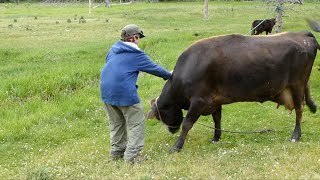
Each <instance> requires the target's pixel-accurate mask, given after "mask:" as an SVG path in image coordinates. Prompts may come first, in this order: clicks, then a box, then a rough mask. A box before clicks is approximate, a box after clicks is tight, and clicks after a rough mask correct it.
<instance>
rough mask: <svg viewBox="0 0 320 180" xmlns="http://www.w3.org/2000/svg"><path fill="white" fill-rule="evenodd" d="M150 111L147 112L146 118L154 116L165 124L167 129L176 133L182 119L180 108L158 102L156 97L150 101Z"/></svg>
mask: <svg viewBox="0 0 320 180" xmlns="http://www.w3.org/2000/svg"><path fill="white" fill-rule="evenodd" d="M150 105H151V111H149V112H148V115H147V119H154V118H156V119H157V120H159V121H162V122H163V123H164V124H165V125H167V127H168V130H169V131H170V132H171V133H172V134H174V133H176V132H177V131H178V130H179V128H180V125H181V123H182V120H183V114H182V110H181V109H179V108H177V107H176V106H173V105H164V104H161V103H159V101H158V99H153V100H151V102H150Z"/></svg>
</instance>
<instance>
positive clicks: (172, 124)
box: [148, 32, 320, 152]
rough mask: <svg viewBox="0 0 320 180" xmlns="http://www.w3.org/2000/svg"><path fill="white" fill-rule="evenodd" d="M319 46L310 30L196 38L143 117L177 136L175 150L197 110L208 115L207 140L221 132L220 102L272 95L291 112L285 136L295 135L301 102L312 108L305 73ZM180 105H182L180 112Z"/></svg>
mask: <svg viewBox="0 0 320 180" xmlns="http://www.w3.org/2000/svg"><path fill="white" fill-rule="evenodd" d="M317 49H320V46H319V44H318V42H317V40H316V39H315V37H314V36H313V34H312V33H310V32H287V33H279V34H276V35H271V36H243V35H236V34H233V35H226V36H218V37H211V38H207V39H203V40H200V41H198V42H196V43H194V44H192V45H191V46H190V47H189V48H187V49H186V50H185V51H184V52H183V53H182V54H181V55H180V57H179V59H178V61H177V63H176V66H175V68H174V71H173V76H172V78H171V79H170V80H169V81H167V82H166V84H165V86H164V87H163V89H162V92H161V94H160V96H159V97H158V98H157V100H156V101H154V100H153V101H152V106H151V111H150V112H149V113H148V118H154V117H155V118H157V119H158V120H161V121H162V122H163V123H164V124H166V125H167V127H168V129H169V131H170V132H171V133H175V132H177V131H178V130H179V128H180V125H181V124H182V131H181V133H180V136H179V138H178V140H177V142H176V143H175V145H174V147H173V148H172V150H171V152H175V151H180V150H181V149H182V147H183V144H184V141H185V139H186V136H187V134H188V132H189V130H190V129H191V128H192V126H193V124H194V123H195V122H196V121H197V120H198V118H199V117H200V116H201V115H210V114H211V115H212V117H213V120H214V123H215V131H214V136H213V139H212V141H213V142H217V141H219V139H220V137H221V130H220V129H221V111H222V105H225V104H230V103H234V102H261V103H262V102H265V101H273V102H275V103H278V104H279V105H284V106H285V107H286V108H287V109H289V110H293V109H294V110H295V112H296V125H295V128H294V131H293V134H292V136H291V138H290V141H292V142H295V141H298V140H299V138H300V136H301V119H302V113H303V109H304V108H303V107H304V103H306V104H307V106H308V107H309V109H310V110H311V112H313V113H315V112H316V110H317V105H316V104H315V103H314V102H313V100H312V99H311V96H310V88H309V84H308V81H309V76H310V73H311V69H312V66H313V63H314V60H315V57H316V54H317ZM182 109H185V110H188V112H187V114H186V117H185V118H183V113H182Z"/></svg>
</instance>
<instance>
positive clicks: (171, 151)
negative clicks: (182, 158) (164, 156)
mask: <svg viewBox="0 0 320 180" xmlns="http://www.w3.org/2000/svg"><path fill="white" fill-rule="evenodd" d="M180 151H181V149H178V148H172V149H170V151H169V153H170V154H173V153H175V152H180Z"/></svg>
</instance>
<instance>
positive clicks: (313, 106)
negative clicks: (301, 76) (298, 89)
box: [304, 82, 317, 113]
mask: <svg viewBox="0 0 320 180" xmlns="http://www.w3.org/2000/svg"><path fill="white" fill-rule="evenodd" d="M304 96H305V100H306V104H307V106H308V107H309V109H310V111H311V112H312V113H315V112H316V111H317V104H316V103H315V102H314V101H313V100H312V98H311V94H310V85H309V82H308V84H307V86H306V88H305V90H304Z"/></svg>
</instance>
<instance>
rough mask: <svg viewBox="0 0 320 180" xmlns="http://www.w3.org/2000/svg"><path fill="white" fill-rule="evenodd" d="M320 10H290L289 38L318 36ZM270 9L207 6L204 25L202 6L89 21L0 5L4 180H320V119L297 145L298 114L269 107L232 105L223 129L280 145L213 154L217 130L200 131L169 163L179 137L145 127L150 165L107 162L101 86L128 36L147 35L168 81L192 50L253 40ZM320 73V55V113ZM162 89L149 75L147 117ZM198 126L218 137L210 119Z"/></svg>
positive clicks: (248, 144) (117, 8)
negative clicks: (125, 32) (134, 30)
mask: <svg viewBox="0 0 320 180" xmlns="http://www.w3.org/2000/svg"><path fill="white" fill-rule="evenodd" d="M319 6H320V4H319V3H306V4H305V5H289V4H286V9H285V14H284V17H283V23H284V24H283V30H284V31H300V30H310V28H309V27H308V25H307V23H306V21H305V18H306V17H314V18H316V19H317V18H318V19H317V20H319V14H318V13H319V12H318V9H319ZM273 9H274V7H273V6H267V5H266V4H265V3H262V2H210V3H209V19H208V20H204V19H203V3H201V2H191V3H190V2H188V3H186V2H185V3H182V2H181V3H157V4H149V3H133V4H130V5H114V6H112V7H111V8H105V7H104V6H103V4H102V5H101V6H99V7H98V8H95V9H92V14H91V15H89V14H88V9H87V4H63V5H52V4H23V3H22V4H20V5H19V6H17V5H14V4H0V42H1V43H0V64H1V66H0V123H1V125H0V179H320V173H319V169H320V158H319V157H320V151H319V148H320V139H319V127H320V115H319V112H317V113H316V114H312V113H310V111H309V110H308V108H307V107H306V108H305V112H304V116H303V122H304V123H303V124H302V139H301V141H300V142H298V143H289V142H288V141H287V139H288V138H289V137H290V136H291V133H292V131H293V127H294V119H295V113H294V112H292V114H290V112H288V111H287V110H285V109H284V108H283V107H280V108H279V109H276V104H274V103H271V102H266V103H263V104H259V103H235V104H231V105H227V106H224V107H223V117H222V127H223V129H227V130H232V131H258V130H261V129H272V130H273V131H272V132H271V133H263V134H232V133H223V135H222V140H221V141H222V142H223V143H221V144H211V143H210V142H209V140H210V138H212V130H211V129H210V128H207V127H204V126H202V125H200V124H199V123H198V124H195V125H194V128H193V129H192V130H191V131H190V132H189V134H188V137H187V140H186V143H185V146H184V148H183V150H182V152H180V153H176V154H173V155H172V154H169V149H170V148H171V147H172V146H173V144H174V143H175V141H176V140H177V137H178V134H170V133H169V132H168V131H167V129H166V127H165V126H164V125H163V124H161V123H160V122H157V121H155V120H148V121H146V124H147V128H146V133H147V136H146V146H145V148H144V153H145V154H147V155H148V156H149V157H150V159H149V160H148V161H146V162H144V163H141V164H139V165H135V166H131V165H128V164H125V163H124V162H121V161H120V162H109V129H108V120H107V117H106V115H105V112H104V109H103V104H102V102H101V101H100V96H99V78H100V77H99V76H100V70H101V68H102V67H103V65H104V62H105V55H106V53H107V52H108V50H109V48H110V47H111V45H112V44H113V43H114V42H115V41H116V40H118V39H119V35H120V30H121V28H122V27H123V26H125V25H126V24H129V23H135V24H137V25H139V26H140V27H141V28H142V29H143V31H144V32H145V34H146V36H147V37H146V38H145V39H143V40H142V41H141V44H140V46H141V48H143V49H144V50H145V51H146V53H147V54H148V55H149V56H150V57H151V58H152V59H153V60H154V61H155V62H157V63H159V64H161V65H162V66H164V67H166V68H167V69H169V70H171V69H173V68H174V66H175V63H176V60H177V58H178V56H179V55H180V54H181V52H183V50H184V49H186V48H187V47H188V46H189V45H190V44H191V43H192V42H194V41H196V40H198V39H201V38H205V37H209V36H214V35H223V34H230V33H240V34H249V30H250V26H251V22H252V21H253V20H254V19H264V18H270V17H273V16H274V13H272V10H273ZM81 16H83V17H84V19H85V20H86V23H79V19H80V18H81ZM68 19H70V21H71V22H69V23H68ZM15 21H16V22H15ZM314 34H315V36H316V37H317V39H318V40H319V41H320V34H319V33H318V34H317V33H314ZM319 63H320V55H318V56H317V59H316V62H315V66H314V69H313V71H312V74H311V85H312V90H311V92H312V97H313V98H314V99H315V101H316V102H317V103H318V104H320V81H319V76H320V73H319V71H317V66H319ZM164 83H165V81H163V80H162V79H161V78H157V77H154V76H151V75H148V74H145V73H142V74H141V76H140V78H139V81H138V85H139V94H140V97H141V99H142V104H143V106H144V109H145V112H146V113H147V112H148V110H149V100H151V99H152V98H155V97H156V96H157V95H159V94H160V92H161V89H162V87H163V85H164ZM199 122H202V123H205V124H208V125H210V126H212V120H211V117H210V116H208V117H201V118H200V119H199Z"/></svg>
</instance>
